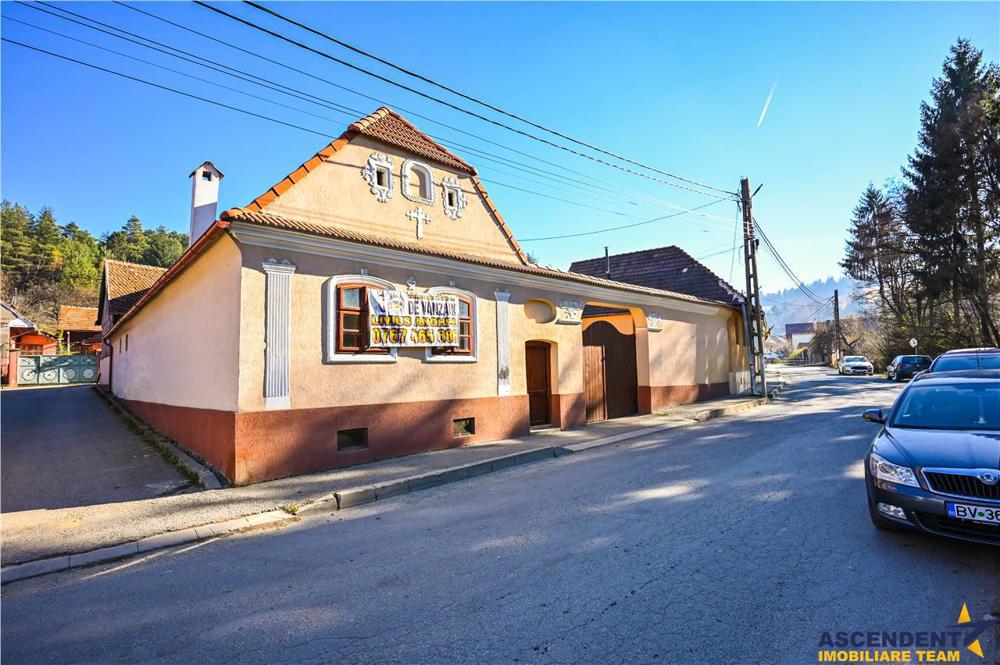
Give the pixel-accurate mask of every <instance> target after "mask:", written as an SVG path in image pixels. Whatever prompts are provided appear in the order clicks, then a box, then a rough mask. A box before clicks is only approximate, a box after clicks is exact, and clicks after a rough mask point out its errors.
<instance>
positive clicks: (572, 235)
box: [518, 199, 722, 243]
mask: <svg viewBox="0 0 1000 665" xmlns="http://www.w3.org/2000/svg"><path fill="white" fill-rule="evenodd" d="M721 202H722V200H721V199H720V200H718V201H710V202H708V203H705V204H703V205H700V206H697V207H695V208H692V209H691V210H683V211H681V212H675V213H673V214H670V215H663V216H662V217H656V218H655V219H647V220H646V221H644V222H638V223H636V224H625V225H623V226H611V227H608V228H606V229H597V230H596V231H585V232H583V233H567V234H565V235H560V236H546V237H544V238H519V239H518V242H521V243H525V242H541V241H543V240H561V239H563V238H580V237H582V236H592V235H597V234H598V233H608V232H609V231H620V230H622V229H632V228H635V227H637V226H643V225H645V224H653V223H654V222H662V221H664V220H666V219H670V218H672V217H679V216H680V215H684V214H686V213H689V212H693V211H695V210H700V209H701V208H707V207H708V206H713V205H715V204H716V203H721Z"/></svg>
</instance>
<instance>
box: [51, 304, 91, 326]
mask: <svg viewBox="0 0 1000 665" xmlns="http://www.w3.org/2000/svg"><path fill="white" fill-rule="evenodd" d="M96 321H97V308H96V307H76V306H74V305H59V330H72V331H79V332H84V331H88V330H89V331H93V332H97V331H98V330H100V329H101V327H100V326H99V325H97V323H96Z"/></svg>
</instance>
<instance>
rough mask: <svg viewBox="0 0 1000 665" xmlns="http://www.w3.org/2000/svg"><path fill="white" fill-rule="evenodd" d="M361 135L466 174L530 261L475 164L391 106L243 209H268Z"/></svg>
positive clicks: (513, 246) (510, 242)
mask: <svg viewBox="0 0 1000 665" xmlns="http://www.w3.org/2000/svg"><path fill="white" fill-rule="evenodd" d="M358 137H365V138H367V139H369V140H371V141H374V142H377V143H380V144H385V145H387V146H393V147H396V148H399V149H401V150H403V151H405V152H407V153H410V154H413V155H416V156H418V157H419V158H421V159H424V160H427V161H428V162H431V163H433V164H436V165H439V166H443V167H445V168H446V169H450V170H453V171H457V172H459V173H461V174H463V175H464V176H465V177H467V178H468V182H469V184H470V185H471V189H472V191H473V192H474V193H475V195H477V196H478V197H479V198H480V200H481V201H482V203H483V206H484V207H485V209H486V211H487V213H488V215H489V216H490V217H491V218H492V219H493V224H494V225H495V227H496V229H497V230H499V231H500V233H501V235H502V238H503V240H504V241H505V242H506V246H507V247H508V248H509V250H510V251H511V252H512V253H513V254H514V255H515V256H516V259H517V260H519V261H520V262H521V263H524V264H528V263H530V261H529V260H528V257H527V255H526V254H525V253H524V251H523V250H522V249H521V246H520V244H519V243H518V242H517V239H516V238H514V234H513V232H512V231H511V229H510V227H509V226H508V225H507V223H506V222H505V221H504V218H503V216H502V215H501V214H500V212H499V210H497V207H496V205H495V204H494V203H493V201H492V199H490V196H489V194H488V193H487V192H486V188H485V187H483V184H482V182H481V181H480V180H479V177H478V175H477V171H476V169H475V167H473V166H472V165H471V164H469V163H468V162H466V161H465V160H463V159H462V158H461V157H459V156H458V155H455V154H454V153H452V152H451V151H449V150H448V149H447V148H445V147H444V146H442V145H441V144H439V143H437V142H436V141H434V140H433V139H432V138H431V137H429V136H427V135H426V134H424V133H423V132H421V131H420V130H419V129H417V128H416V127H415V126H413V125H412V124H410V123H409V122H408V121H407V120H406V119H404V118H403V117H402V116H400V115H399V114H398V113H396V112H395V111H393V110H391V109H389V108H387V107H382V108H380V109H378V110H377V111H375V112H374V113H372V114H371V115H368V116H366V117H364V118H361V119H360V120H358V121H356V122H354V123H352V124H351V125H349V126H348V128H347V130H346V131H345V132H344V133H343V134H341V135H340V136H339V137H337V138H336V139H335V140H333V141H331V142H330V143H329V144H328V145H327V146H325V147H324V148H323V149H322V150H320V151H319V152H317V153H316V154H315V155H313V156H312V157H311V158H310V159H309V160H307V161H306V162H304V163H303V164H302V165H300V166H299V167H298V168H297V169H295V170H294V171H292V172H291V173H289V174H288V175H287V176H286V177H285V178H283V179H282V180H281V181H279V182H278V183H277V184H275V185H274V186H273V187H271V188H270V189H268V190H267V191H266V192H264V193H263V194H261V195H260V196H258V197H257V198H256V199H254V200H253V202H251V203H250V204H249V205H247V206H246V207H245V208H243V210H246V211H248V212H264V211H265V208H267V207H268V206H271V205H272V204H274V203H275V201H277V200H278V199H279V197H281V196H282V195H284V194H285V193H286V192H288V191H289V190H290V189H291V188H292V187H293V186H294V185H296V184H298V183H300V182H302V181H303V179H305V177H306V176H307V175H309V174H310V173H313V172H315V171H316V170H317V169H319V168H320V167H321V165H322V164H323V163H324V162H325V161H328V160H331V158H333V156H334V155H335V154H336V153H337V152H339V151H341V150H343V149H344V148H345V146H347V145H348V144H349V143H351V142H352V141H355V140H357V139H358Z"/></svg>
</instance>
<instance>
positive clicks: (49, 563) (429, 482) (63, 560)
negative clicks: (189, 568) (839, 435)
mask: <svg viewBox="0 0 1000 665" xmlns="http://www.w3.org/2000/svg"><path fill="white" fill-rule="evenodd" d="M783 385H784V384H779V385H777V386H775V387H774V388H773V389H772V390H771V391H770V394H769V396H768V398H766V399H765V398H757V399H752V400H747V401H745V402H740V403H738V404H732V405H729V406H726V407H719V408H714V409H705V410H704V411H700V412H697V413H696V414H695V416H694V417H693V418H690V419H685V420H680V421H675V422H673V423H666V424H664V425H657V426H655V427H645V428H643V429H639V430H634V431H631V432H625V433H623V434H617V435H615V436H609V437H605V438H603V439H596V440H594V441H586V442H582V443H574V444H567V445H561V446H543V447H539V448H534V449H532V450H524V451H521V452H516V453H511V454H508V455H500V456H498V457H493V458H490V459H485V460H479V461H477V462H472V463H469V464H463V465H459V466H454V467H449V468H446V469H438V470H435V471H432V472H429V473H423V474H419V475H415V476H409V477H406V478H396V479H394V480H388V481H385V482H383V483H375V484H372V485H363V486H359V487H352V488H347V489H343V490H339V491H336V492H332V493H330V494H326V495H324V496H321V497H319V498H318V499H314V500H312V501H310V502H308V503H306V504H305V505H303V506H302V507H301V508H299V509H298V510H296V511H294V514H293V513H292V512H290V511H288V510H271V511H268V512H264V513H257V514H255V515H249V516H247V517H239V518H236V519H231V520H226V521H224V522H217V523H215V524H206V525H204V526H198V527H192V528H188V529H182V530H180V531H169V532H167V533H161V534H157V535H155V536H149V537H148V538H143V539H141V540H137V541H134V542H131V543H123V544H120V545H112V546H109V547H102V548H100V549H96V550H90V551H88V552H79V553H73V554H63V555H60V556H57V557H51V558H47V559H37V560H35V561H28V562H26V563H19V564H14V565H11V566H5V567H4V568H0V584H7V583H8V582H14V581H16V580H23V579H27V578H29V577H37V576H39V575H47V574H49V573H55V572H60V571H63V570H69V569H71V568H81V567H84V566H92V565H95V564H99V563H106V562H109V561H114V560H116V559H122V558H125V557H129V556H133V555H135V554H142V553H145V552H151V551H153V550H157V549H162V548H165V547H173V546H175V545H183V544H185V543H192V542H197V541H200V540H206V539H208V538H215V537H218V536H222V535H227V534H232V533H236V532H239V531H244V530H246V529H251V528H254V527H258V526H262V525H276V524H279V523H281V522H286V521H290V520H293V519H295V516H296V515H297V514H299V513H302V512H305V511H308V510H313V509H316V508H321V507H324V506H327V507H328V504H330V503H333V504H334V510H344V509H346V508H352V507H354V506H361V505H364V504H366V503H372V502H374V501H380V500H382V499H388V498H391V497H394V496H400V495H402V494H409V493H410V492H417V491H420V490H423V489H428V488H431V487H437V486H439V485H446V484H449V483H454V482H458V481H460V480H466V479H468V478H475V477H477V476H482V475H485V474H488V473H495V472H497V471H502V470H504V469H509V468H511V467H514V466H520V465H522V464H530V463H532V462H538V461H542V460H546V459H552V458H555V457H560V456H562V455H570V454H574V453H579V452H583V451H586V450H591V449H593V448H601V447H604V446H609V445H612V444H615V443H620V442H622V441H628V440H630V439H637V438H639V437H643V436H647V435H649V434H655V433H656V432H662V431H665V430H669V429H675V428H678V427H689V426H691V425H694V424H697V423H701V422H705V421H707V420H711V419H713V418H718V417H720V416H725V415H730V414H733V413H738V412H740V411H745V410H747V409H751V408H754V407H756V406H761V405H763V404H766V403H768V402H769V401H770V400H771V399H773V398H774V396H775V395H776V394H777V393H778V392H780V391H781V389H782V387H783Z"/></svg>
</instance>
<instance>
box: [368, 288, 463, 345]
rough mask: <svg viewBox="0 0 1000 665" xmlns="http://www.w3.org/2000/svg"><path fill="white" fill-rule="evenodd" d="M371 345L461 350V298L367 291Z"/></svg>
mask: <svg viewBox="0 0 1000 665" xmlns="http://www.w3.org/2000/svg"><path fill="white" fill-rule="evenodd" d="M367 291H368V344H369V346H372V347H376V348H383V349H387V348H394V347H402V348H412V347H421V346H434V347H438V346H440V347H455V346H458V298H456V297H455V296H447V295H439V296H432V295H417V294H412V293H407V292H405V291H389V290H385V289H371V288H370V289H367Z"/></svg>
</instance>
